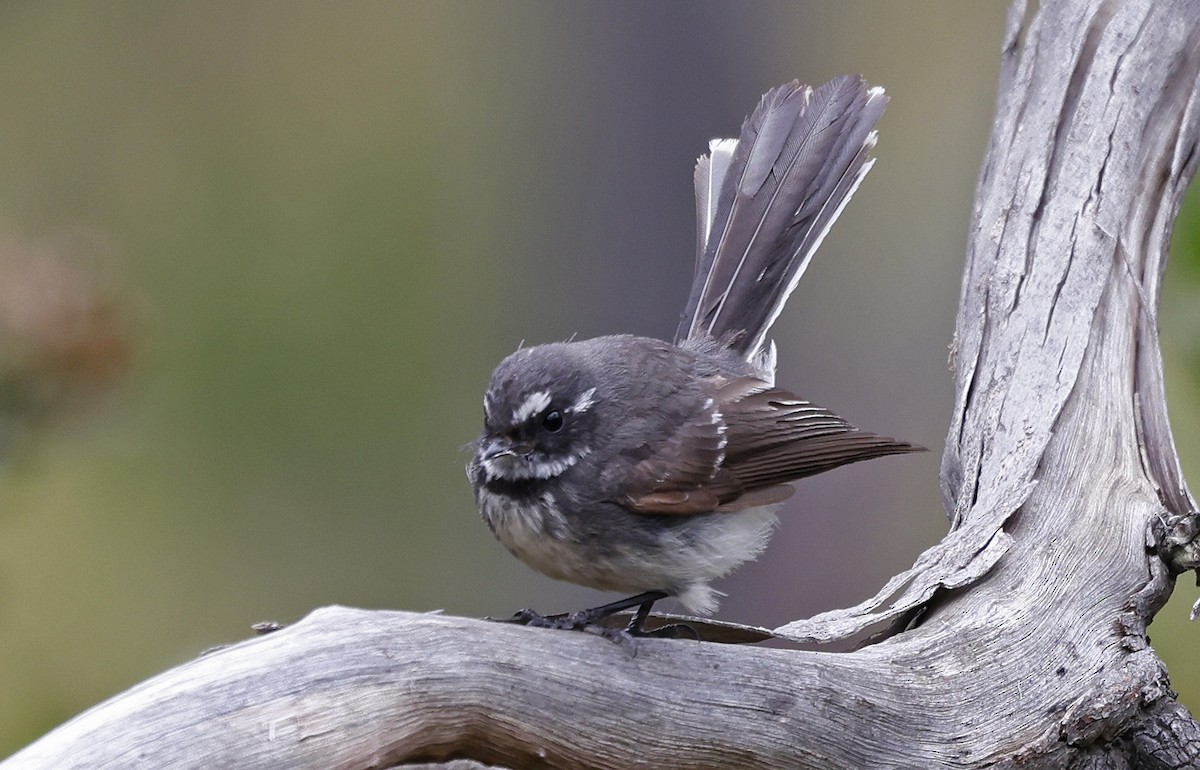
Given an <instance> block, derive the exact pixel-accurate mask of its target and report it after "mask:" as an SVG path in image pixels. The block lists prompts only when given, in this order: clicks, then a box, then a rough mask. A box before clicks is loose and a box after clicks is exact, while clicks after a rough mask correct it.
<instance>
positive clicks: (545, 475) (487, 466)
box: [481, 452, 587, 481]
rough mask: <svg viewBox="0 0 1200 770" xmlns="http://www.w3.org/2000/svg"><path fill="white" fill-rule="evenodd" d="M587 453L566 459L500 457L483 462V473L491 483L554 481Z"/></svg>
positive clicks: (528, 456) (521, 456)
mask: <svg viewBox="0 0 1200 770" xmlns="http://www.w3.org/2000/svg"><path fill="white" fill-rule="evenodd" d="M585 454H587V452H581V453H579V454H571V455H567V456H566V457H556V458H553V459H551V458H538V457H536V456H531V455H500V456H498V457H491V458H488V459H486V460H484V461H482V463H481V465H483V472H484V473H486V474H487V477H488V480H489V481H495V480H496V479H503V480H505V481H528V480H529V479H552V478H554V477H555V476H558V475H560V474H561V473H563V472H564V471H566V470H567V468H570V467H571V466H572V465H574V464H575V463H577V462H579V460H580V458H581V457H583V456H584V455H585Z"/></svg>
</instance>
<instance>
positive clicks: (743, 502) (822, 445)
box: [623, 377, 923, 515]
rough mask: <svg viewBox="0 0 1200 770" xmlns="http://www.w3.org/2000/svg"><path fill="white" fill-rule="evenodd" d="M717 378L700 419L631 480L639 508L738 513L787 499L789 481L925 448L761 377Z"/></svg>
mask: <svg viewBox="0 0 1200 770" xmlns="http://www.w3.org/2000/svg"><path fill="white" fill-rule="evenodd" d="M715 382H717V383H718V384H717V387H716V395H715V396H714V398H713V399H712V401H711V402H710V403H708V404H706V408H705V409H703V410H701V411H700V412H698V413H697V414H696V415H695V417H694V419H691V420H687V421H685V422H683V423H681V424H680V425H679V427H678V428H677V429H676V431H675V432H674V433H673V434H672V435H671V437H670V438H669V439H668V440H667V441H665V442H663V444H662V445H661V447H660V448H659V449H658V450H657V451H656V452H655V453H654V454H653V455H651V456H650V457H648V458H646V459H645V460H642V461H641V462H640V463H638V465H637V466H635V468H634V471H633V472H632V473H630V474H629V475H628V476H626V478H625V485H624V489H623V492H624V501H623V502H624V504H625V505H626V506H627V507H629V508H630V509H632V510H634V511H637V512H639V513H647V514H676V515H688V514H696V513H707V512H712V511H723V512H724V511H739V510H743V509H745V508H751V507H755V506H760V505H768V504H771V503H776V502H780V501H782V500H784V499H786V498H787V497H788V496H789V495H790V494H791V492H792V490H791V487H788V486H784V485H786V484H787V483H788V482H790V481H795V480H796V479H800V478H804V477H806V476H813V475H815V474H818V473H822V472H824V471H827V470H831V469H833V468H836V467H838V466H841V465H847V464H849V463H855V462H859V461H861V460H869V459H872V458H875V457H884V456H886V455H892V454H903V453H907V452H919V451H923V447H919V446H915V445H913V444H909V443H907V442H903V441H897V440H896V439H893V438H888V437H887V436H880V435H877V434H874V433H868V432H866V431H861V430H858V429H857V428H855V427H854V426H853V425H851V424H850V423H849V422H847V421H846V420H844V419H842V418H841V417H839V416H837V415H836V414H834V413H833V412H831V411H829V410H828V409H825V408H823V407H820V406H817V405H815V404H812V403H810V402H808V401H804V400H802V399H800V398H797V397H796V396H795V395H793V394H792V393H789V392H788V391H786V390H781V389H779V388H773V387H769V386H768V384H767V383H765V382H763V381H762V380H760V379H758V378H755V377H737V378H733V379H729V380H724V381H715Z"/></svg>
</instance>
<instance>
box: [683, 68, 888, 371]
mask: <svg viewBox="0 0 1200 770" xmlns="http://www.w3.org/2000/svg"><path fill="white" fill-rule="evenodd" d="M886 104H887V97H886V96H885V95H884V93H883V89H881V88H870V87H868V86H867V84H866V83H865V82H864V81H863V80H862V78H859V77H855V76H843V77H840V78H836V79H834V80H831V81H829V82H828V83H826V84H825V85H823V86H821V87H820V88H817V89H816V90H814V89H813V88H811V87H810V86H803V85H800V84H799V83H798V82H796V81H792V82H791V83H788V84H785V85H782V86H779V87H777V88H774V89H772V90H771V91H768V92H767V93H766V94H765V95H764V96H763V98H762V101H761V102H760V103H759V105H758V108H757V109H756V110H755V111H754V113H753V114H752V115H751V116H750V117H749V118H747V119H746V122H745V123H744V124H743V125H742V131H741V135H740V136H739V138H738V140H737V142H736V146H735V145H734V144H733V143H732V142H731V141H730V140H723V141H720V142H714V143H712V144H711V145H710V147H711V155H708V156H704V157H702V158H701V159H700V160H699V161H698V163H697V166H696V209H697V212H696V213H697V216H696V219H697V236H696V241H697V258H696V275H695V278H694V281H693V284H692V292H691V296H690V297H689V298H688V303H687V307H686V309H685V310H684V313H683V317H682V319H681V320H680V323H679V330H678V332H677V333H676V335H675V341H676V342H682V341H683V340H694V339H701V338H706V337H707V338H713V339H719V340H722V341H723V342H726V343H727V344H729V345H730V347H732V349H734V350H736V351H737V352H738V353H740V354H741V355H742V356H743V357H745V358H746V359H751V358H753V357H755V356H756V355H758V354H759V353H760V352H761V351H762V348H763V344H764V342H765V340H766V336H767V331H768V330H769V329H770V328H771V324H772V323H774V321H775V319H776V318H777V317H778V316H779V313H780V311H781V310H782V309H783V306H784V303H786V302H787V298H788V295H790V294H791V293H792V290H793V289H795V288H796V284H797V283H798V282H799V280H800V277H801V276H802V275H803V274H804V270H805V268H807V267H808V262H809V260H810V259H811V258H812V255H813V252H815V251H816V249H817V247H818V246H820V244H821V241H822V239H824V237H825V234H826V233H827V232H828V231H829V228H830V226H831V225H832V224H833V222H834V220H836V219H837V217H838V215H839V214H840V213H841V211H842V207H843V206H845V205H846V202H847V201H848V200H849V199H850V196H851V195H853V194H854V190H855V189H856V188H857V187H858V184H859V182H861V181H862V178H863V176H865V175H866V173H867V171H868V170H870V168H871V165H872V163H874V159H873V158H871V157H870V151H871V148H872V147H874V146H875V137H876V134H875V130H874V128H875V123H876V122H877V121H878V120H879V117H880V116H881V115H882V114H883V109H884V107H885V106H886Z"/></svg>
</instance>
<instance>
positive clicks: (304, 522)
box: [0, 0, 1200, 756]
mask: <svg viewBox="0 0 1200 770" xmlns="http://www.w3.org/2000/svg"><path fill="white" fill-rule="evenodd" d="M1004 12H1005V8H1004V7H1003V4H1000V3H989V4H981V3H970V4H967V3H958V2H954V1H953V0H946V1H945V2H926V3H921V4H901V3H888V2H860V3H853V4H850V3H844V4H835V3H821V2H805V3H796V2H775V3H771V2H767V3H755V4H753V5H750V4H732V3H730V4H725V3H691V4H686V5H685V4H675V3H672V4H643V3H640V2H610V3H604V4H594V5H592V4H588V5H583V4H556V3H539V2H521V3H508V4H498V3H465V2H447V3H432V2H429V3H421V2H408V3H366V2H364V3H355V4H335V3H314V2H286V3H285V2H259V3H253V4H233V3H204V2H200V3H188V4H181V3H107V4H91V3H82V2H80V3H6V4H4V5H3V6H0V104H2V105H3V109H0V164H2V172H0V283H2V284H3V285H0V301H4V297H5V294H4V291H5V290H4V286H7V287H8V291H7V296H8V297H9V300H10V301H11V302H16V304H17V305H20V306H22V307H25V309H26V311H28V313H32V317H33V321H31V323H32V324H33V325H34V327H36V328H50V329H51V332H53V334H51V335H50V336H51V338H52V339H53V340H57V341H58V342H57V343H56V344H58V343H61V344H60V345H59V347H56V348H55V351H56V352H55V353H54V355H51V356H49V357H48V358H45V359H43V358H38V355H39V354H38V353H37V352H36V351H34V352H30V351H28V350H24V349H20V345H18V344H17V343H11V344H9V345H8V347H6V348H5V354H6V355H7V356H8V360H6V361H4V362H3V364H2V366H0V388H2V389H0V395H4V396H5V397H6V398H7V399H8V401H9V402H11V403H18V404H21V405H23V407H24V409H25V411H24V413H22V414H23V416H21V414H19V415H18V417H16V418H9V417H6V418H5V419H4V420H3V422H2V423H0V439H3V441H4V446H3V450H4V452H5V453H6V455H7V456H6V460H5V464H4V466H3V468H2V469H0V756H5V755H7V754H8V753H10V752H11V751H13V750H15V749H16V748H18V747H19V746H21V745H23V744H25V743H27V742H28V741H30V740H32V739H33V738H35V737H37V736H38V735H40V734H41V733H43V732H44V731H46V730H47V729H49V728H51V727H53V726H54V725H56V724H58V723H60V722H61V721H63V720H65V719H67V718H68V717H70V716H72V715H73V714H75V713H77V712H79V711H80V710H82V709H84V708H86V707H87V706H89V705H91V704H93V703H95V702H97V701H99V700H101V699H103V698H105V697H107V696H109V695H111V694H113V693H116V692H118V691H120V690H122V689H124V688H126V687H128V686H130V685H132V684H134V683H135V682H137V681H139V680H141V679H144V678H146V677H148V676H150V675H152V674H154V673H156V672H158V671H160V670H162V669H164V668H167V667H169V666H172V665H175V664H177V663H180V662H182V661H184V660H187V659H189V658H190V657H192V656H194V655H196V654H197V653H198V652H199V651H201V650H203V649H204V648H206V647H209V646H212V645H216V644H221V643H226V642H232V641H236V640H238V639H241V638H244V637H246V636H247V635H248V634H249V626H250V624H251V623H253V622H255V621H259V620H264V619H272V620H277V621H281V622H290V621H294V620H296V619H297V618H300V617H302V616H303V615H304V614H305V613H307V612H308V611H309V610H311V609H313V608H316V607H320V606H322V605H327V604H331V603H340V604H348V605H357V606H366V607H380V608H405V609H413V610H431V609H438V608H444V609H445V610H446V611H448V612H452V613H457V614H466V615H476V616H478V615H485V614H495V615H504V614H507V613H509V612H511V611H513V610H515V609H516V608H518V607H524V606H533V607H537V608H539V609H542V610H545V611H559V610H564V609H572V608H577V607H579V606H583V605H585V604H588V603H595V602H597V601H598V600H599V599H601V598H604V597H602V596H601V595H598V594H595V593H593V592H590V591H587V590H585V589H580V588H575V587H571V586H567V585H564V584H558V583H555V582H553V581H550V580H549V579H546V578H542V577H540V576H538V575H536V574H535V573H533V572H531V571H530V570H529V569H528V568H526V567H525V566H523V565H522V564H521V563H519V562H518V561H517V560H515V559H513V558H512V557H511V556H509V555H508V554H507V553H506V552H505V551H504V550H503V548H502V547H501V546H499V544H497V543H496V542H494V541H493V539H492V537H491V535H490V534H489V533H488V531H487V529H486V527H485V526H484V525H483V524H482V523H481V522H480V521H479V519H478V516H477V514H476V512H475V509H474V505H473V503H472V499H471V493H470V489H469V487H468V484H467V482H466V479H465V476H464V475H463V470H462V469H463V466H464V464H465V462H466V460H467V452H466V451H465V449H464V447H465V445H466V444H467V443H468V442H470V441H471V440H472V439H473V438H474V437H475V435H476V433H477V431H478V428H479V422H480V412H481V409H480V399H481V397H482V393H483V390H484V387H485V384H486V382H487V378H488V375H489V373H490V371H491V368H492V367H493V366H494V365H495V364H496V363H497V362H498V361H499V360H500V359H501V358H502V357H503V356H504V355H505V354H507V353H508V352H510V351H512V350H513V349H515V348H516V347H517V345H518V344H519V343H520V342H521V341H522V340H526V341H528V342H530V343H534V342H544V341H549V340H555V339H563V338H566V337H568V336H570V335H572V334H578V335H580V336H585V337H586V336H593V335H597V334H603V333H610V332H618V331H623V332H633V333H640V334H648V335H656V336H669V335H670V334H671V333H672V332H673V330H674V326H675V319H676V317H677V313H678V311H679V309H680V308H681V307H682V303H683V300H684V298H685V292H686V288H687V283H688V280H689V278H690V274H691V270H692V249H693V238H694V232H693V227H694V224H693V213H692V207H693V203H692V192H691V175H692V164H693V162H694V160H695V158H696V156H697V155H699V154H701V153H702V152H703V151H704V150H705V148H706V142H707V140H708V139H709V138H711V137H713V136H724V135H730V134H735V133H736V131H737V128H738V126H739V124H740V122H741V119H742V118H743V116H744V115H745V114H746V113H747V112H749V111H750V109H752V108H753V106H754V105H755V104H756V102H757V99H758V97H759V95H760V94H761V93H762V92H763V91H765V90H766V89H767V88H769V87H771V86H773V85H775V84H777V83H780V82H783V81H785V80H789V79H792V78H800V79H803V80H805V81H808V82H813V83H818V82H823V81H824V80H826V79H828V78H829V77H832V76H834V75H837V74H841V73H843V72H858V73H862V74H863V75H865V76H866V77H867V78H868V79H869V80H870V81H872V82H874V83H879V84H882V85H884V86H886V87H887V89H888V91H889V93H890V94H891V96H892V99H893V101H892V104H891V106H890V107H889V110H888V113H887V114H886V115H885V117H884V119H883V122H882V125H881V140H880V144H879V149H878V155H879V157H880V160H879V163H878V164H877V165H876V168H875V170H874V171H873V172H872V174H871V175H870V177H869V178H868V179H867V181H866V183H865V184H864V185H863V188H862V189H861V191H860V192H859V194H858V195H857V196H856V198H855V200H854V201H853V203H852V204H851V205H850V206H849V207H848V208H847V210H846V212H845V214H844V215H843V217H842V220H841V221H840V222H839V223H838V225H837V226H836V227H835V228H834V229H833V232H832V233H831V235H830V237H829V238H828V239H827V241H826V243H825V246H824V247H823V250H822V253H821V254H820V255H819V257H818V258H817V259H816V260H815V261H814V263H813V265H812V267H811V269H810V270H809V273H808V276H807V277H806V279H805V281H804V282H803V283H802V284H801V287H800V289H799V290H798V291H797V292H796V294H795V295H794V296H793V299H792V303H791V306H790V307H789V309H788V311H787V312H786V313H785V314H784V316H783V317H782V318H781V319H780V323H779V324H778V325H777V327H776V334H775V337H776V338H777V340H778V343H779V347H780V359H781V372H780V382H781V383H783V384H786V385H789V386H791V387H793V388H794V389H796V390H797V391H799V392H800V393H803V394H804V395H806V396H807V397H810V398H812V399H813V400H815V401H817V402H818V403H821V404H823V405H827V406H829V407H831V408H834V409H835V410H837V411H839V412H840V413H842V414H843V415H845V416H846V417H847V418H849V419H851V420H852V421H854V422H856V423H858V424H860V425H862V426H864V427H866V428H869V429H872V430H875V431H879V432H884V433H889V434H892V435H896V436H900V437H903V438H905V439H908V440H911V441H915V442H920V443H922V444H925V445H926V446H928V447H930V448H931V449H932V450H933V451H931V452H930V453H929V454H926V455H922V456H915V457H904V458H891V459H886V460H881V461H877V462H875V463H871V464H868V465H859V466H854V467H852V468H848V469H844V470H840V471H837V472H834V473H831V474H828V475H827V476H823V477H820V478H818V479H814V480H812V481H811V482H807V483H805V484H804V485H801V488H800V489H799V491H798V493H797V494H796V496H795V497H794V498H793V500H792V502H791V503H790V504H789V505H790V506H791V510H790V511H785V514H784V516H783V520H784V526H783V527H782V528H781V530H780V532H779V533H778V534H777V536H776V538H775V541H774V543H773V545H772V547H771V548H770V549H769V550H768V552H767V554H766V555H765V556H764V557H763V558H762V559H761V560H760V561H758V562H756V563H754V564H751V565H748V566H746V567H745V568H743V569H742V570H741V571H740V572H739V573H738V574H737V575H735V576H734V577H732V578H731V579H729V580H727V581H724V583H723V584H722V586H721V587H722V588H723V590H725V591H726V592H727V593H728V594H729V596H728V598H727V599H726V600H725V604H724V607H723V609H722V612H721V614H720V615H721V617H724V618H728V619H731V620H738V621H744V622H750V623H755V624H762V625H768V626H770V625H776V624H779V623H783V622H786V621H787V620H790V619H793V618H795V617H800V616H804V615H809V614H812V613H814V612H818V611H821V610H825V609H830V608H832V607H836V606H844V605H847V604H850V603H854V602H857V601H860V600H861V599H863V598H865V597H866V596H868V595H870V594H872V593H874V591H875V590H876V589H877V588H878V587H879V586H880V585H881V584H882V583H883V582H884V581H885V580H886V579H887V578H888V577H889V576H891V575H892V574H894V573H895V572H897V571H899V570H901V569H903V568H905V567H907V566H909V565H910V564H911V563H912V560H913V558H914V557H915V556H916V555H917V554H918V553H919V552H920V551H921V550H922V549H923V548H924V547H926V546H928V545H929V544H931V543H933V542H935V541H936V540H937V539H938V538H939V537H940V536H941V535H942V534H943V533H944V531H945V528H946V520H945V518H944V515H943V513H942V511H941V504H940V498H939V494H938V484H937V470H938V462H939V453H940V449H941V446H942V441H943V435H944V432H945V429H946V423H947V420H948V417H949V412H950V408H951V400H952V390H951V383H950V376H949V374H948V372H947V364H946V360H947V345H948V343H949V342H950V337H951V332H952V329H953V320H954V313H955V309H956V304H957V299H958V290H959V280H960V274H961V272H960V271H961V263H962V255H963V251H964V246H965V238H966V232H967V227H968V223H969V216H970V211H971V199H972V194H973V189H974V185H975V179H976V174H977V172H978V167H979V163H980V159H981V157H982V153H983V151H984V147H985V144H986V140H987V135H988V131H989V128H990V120H991V113H992V104H993V99H994V93H995V83H996V77H997V68H998V58H999V47H1000V39H1001V31H1002V24H1003V18H1004ZM1193 203H1194V205H1191V206H1189V207H1188V211H1187V212H1185V218H1186V217H1191V220H1190V222H1186V223H1185V224H1184V225H1182V226H1181V228H1180V229H1181V236H1180V237H1179V239H1178V243H1177V248H1176V260H1175V264H1174V265H1173V266H1172V269H1171V277H1170V279H1169V283H1168V290H1169V291H1168V297H1167V304H1166V306H1165V309H1164V326H1165V329H1164V333H1165V335H1166V340H1167V346H1168V355H1169V360H1168V369H1169V373H1170V374H1171V375H1172V379H1171V382H1170V388H1171V396H1172V398H1173V403H1172V408H1173V412H1174V414H1175V417H1176V420H1177V426H1176V431H1177V434H1178V436H1179V439H1180V441H1181V442H1182V444H1183V446H1182V450H1183V453H1184V456H1185V459H1188V461H1189V462H1188V465H1189V467H1190V469H1191V471H1192V472H1191V476H1192V478H1193V479H1196V478H1200V468H1197V467H1196V466H1197V464H1198V462H1200V444H1198V443H1197V440H1196V439H1195V438H1193V436H1194V434H1195V431H1191V430H1188V429H1187V427H1186V426H1191V425H1195V424H1196V423H1197V420H1198V419H1200V402H1198V400H1197V395H1198V393H1200V387H1198V385H1197V383H1200V307H1198V306H1197V303H1196V300H1195V298H1196V296H1197V293H1198V291H1200V267H1198V266H1197V265H1198V264H1200V261H1198V259H1197V253H1198V251H1200V224H1196V222H1197V219H1196V217H1197V209H1198V208H1200V201H1195V200H1194V201H1193ZM45 264H50V265H51V266H52V267H51V268H49V269H45V268H41V267H36V266H38V265H45ZM31 274H32V276H33V277H30V276H31ZM13 297H15V299H13ZM25 300H28V302H25V304H24V305H22V302H23V301H25ZM30 303H32V305H34V306H37V307H42V306H43V305H45V304H46V303H50V304H52V305H53V306H54V307H60V308H64V309H63V312H62V314H61V316H62V317H58V316H53V317H51V318H49V319H48V320H47V319H46V318H41V317H40V316H38V313H37V312H36V308H35V310H34V311H29V307H27V306H28V305H29V304H30ZM38 303H42V304H41V305H39V304H38ZM55 303H57V304H55ZM39 318H40V319H41V320H40V321H39ZM64 318H65V320H63V319H64ZM39 322H40V323H43V327H37V323H39ZM54 335H57V336H54ZM64 340H65V341H64ZM10 342H11V341H10ZM14 346H15V347H14ZM30 361H33V362H34V363H33V364H30ZM14 362H15V363H14ZM22 367H24V368H22ZM30 371H33V372H35V375H30V374H29V372H30ZM1194 594H1195V591H1194V590H1192V589H1190V588H1188V587H1187V586H1184V587H1183V588H1182V590H1180V591H1178V592H1177V597H1176V599H1175V600H1173V602H1172V604H1171V605H1170V606H1168V607H1167V609H1166V610H1165V611H1164V612H1163V613H1162V615H1161V616H1160V620H1159V622H1158V623H1156V624H1155V626H1154V629H1153V632H1154V640H1155V643H1156V646H1158V647H1159V649H1160V651H1162V652H1163V654H1164V656H1165V657H1166V659H1167V661H1168V664H1169V665H1170V666H1171V670H1172V673H1173V675H1174V681H1175V685H1176V687H1177V689H1179V690H1180V691H1181V692H1182V694H1183V698H1184V701H1185V702H1187V703H1189V704H1190V705H1191V706H1192V707H1193V709H1194V708H1196V706H1197V705H1200V663H1197V662H1196V661H1195V658H1194V656H1189V655H1187V653H1186V650H1187V649H1188V645H1189V641H1193V640H1194V639H1195V634H1196V627H1194V626H1189V625H1187V624H1186V620H1185V618H1186V609H1187V605H1188V604H1189V603H1190V602H1191V601H1192V599H1193V598H1194Z"/></svg>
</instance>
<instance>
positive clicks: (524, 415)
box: [513, 390, 550, 424]
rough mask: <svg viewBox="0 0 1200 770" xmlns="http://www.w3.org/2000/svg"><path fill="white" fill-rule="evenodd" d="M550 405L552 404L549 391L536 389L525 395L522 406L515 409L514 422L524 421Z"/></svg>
mask: <svg viewBox="0 0 1200 770" xmlns="http://www.w3.org/2000/svg"><path fill="white" fill-rule="evenodd" d="M548 406H550V393H549V391H545V390H538V391H534V392H533V393H530V394H529V395H528V396H526V397H525V400H524V401H522V402H521V405H520V406H518V407H517V408H516V409H514V410H513V423H514V424H519V423H523V422H525V421H526V420H528V419H529V418H530V417H533V416H534V415H535V414H537V413H538V412H540V411H542V410H543V409H545V408H546V407H548Z"/></svg>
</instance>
